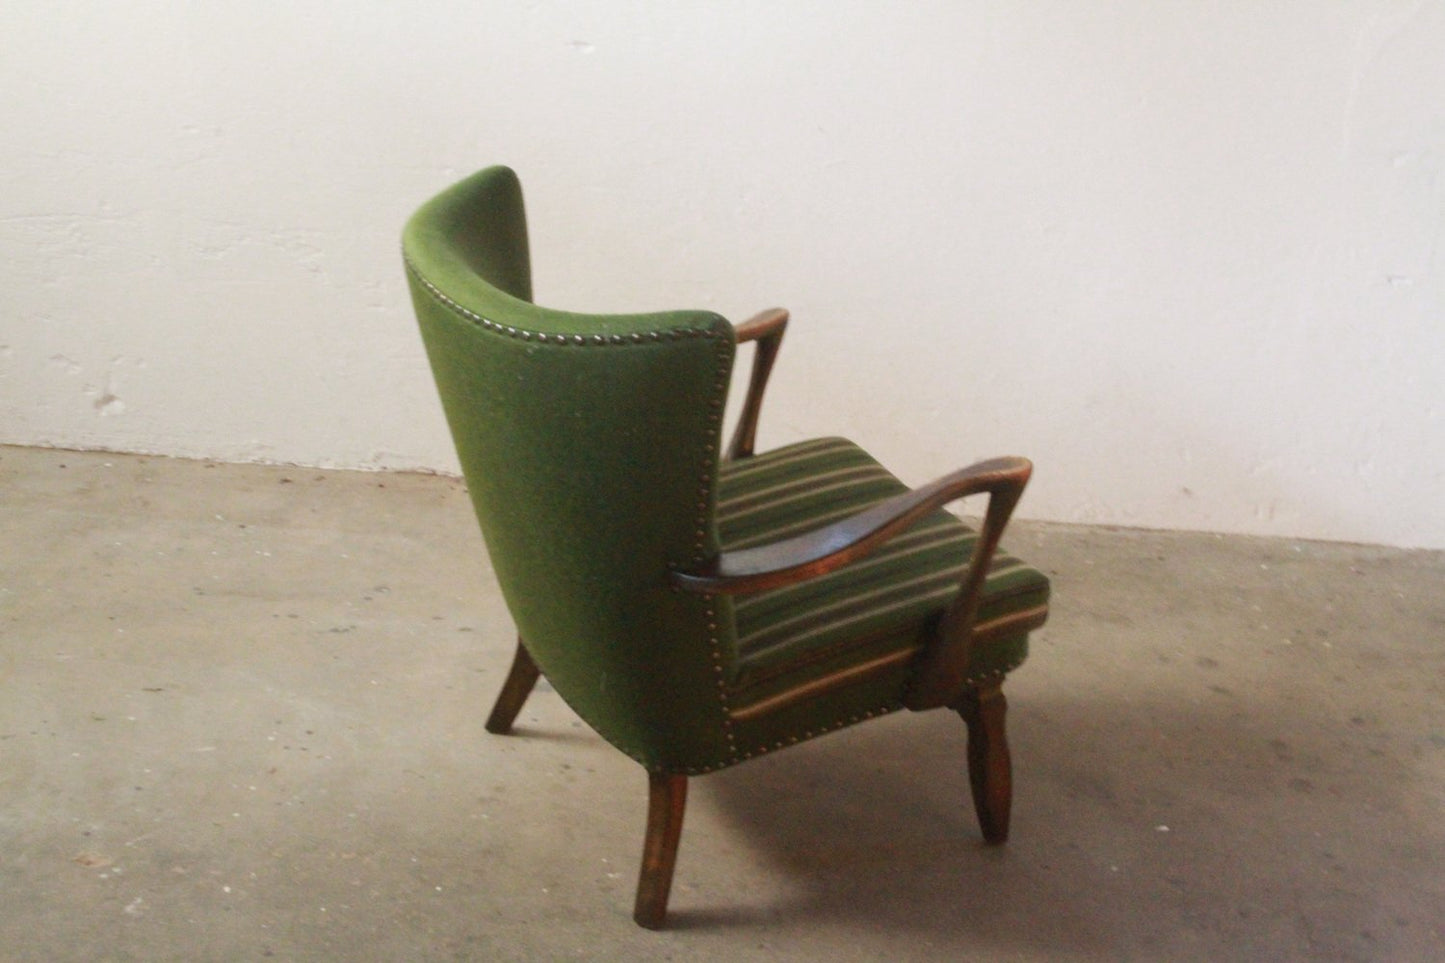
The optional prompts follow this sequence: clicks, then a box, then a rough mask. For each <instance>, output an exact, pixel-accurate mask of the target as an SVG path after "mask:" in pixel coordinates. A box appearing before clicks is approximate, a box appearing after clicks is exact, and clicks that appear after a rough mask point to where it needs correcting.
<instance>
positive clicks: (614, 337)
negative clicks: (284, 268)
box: [402, 253, 730, 347]
mask: <svg viewBox="0 0 1445 963" xmlns="http://www.w3.org/2000/svg"><path fill="white" fill-rule="evenodd" d="M402 260H403V261H404V262H405V263H406V268H407V270H408V271H410V272H411V274H412V276H413V277H415V278H416V279H417V281H418V282H419V283H420V284H421V285H422V287H424V288H426V289H427V291H428V292H430V293H431V296H432V297H434V298H436V299H437V300H438V301H440V302H441V303H442V304H445V305H446V306H447V307H449V308H451V309H452V310H453V311H455V312H456V313H457V314H460V315H461V316H462V317H464V318H466V319H467V320H468V321H471V322H472V323H474V324H476V325H478V326H479V327H482V328H485V329H486V330H488V331H491V332H493V333H494V334H501V335H506V336H507V337H509V338H518V339H520V340H522V341H533V340H535V341H540V342H542V343H543V344H556V345H562V346H570V347H607V346H608V345H625V344H642V343H643V342H644V341H661V340H662V339H663V338H667V339H668V340H681V339H683V338H713V339H716V340H717V341H718V342H719V343H720V344H730V342H727V341H726V340H725V339H723V338H722V337H721V336H720V335H719V334H718V333H717V332H716V331H713V330H712V329H710V328H669V329H667V330H666V331H641V332H639V331H634V332H632V333H631V334H626V335H623V334H609V335H602V334H593V335H581V334H548V333H546V332H544V331H528V330H526V329H525V328H518V327H515V326H513V325H510V324H502V323H501V322H500V321H493V320H492V319H491V318H488V317H484V316H482V315H480V314H478V313H477V312H475V311H472V310H471V309H469V308H466V307H463V306H462V305H460V304H458V303H457V302H456V301H453V300H452V299H451V298H449V297H447V296H446V295H445V294H443V293H442V291H441V289H440V288H438V287H437V286H436V285H435V284H433V283H431V282H430V281H428V280H427V279H426V278H425V277H423V276H422V273H421V271H420V270H418V268H417V266H416V265H415V264H413V263H412V262H411V259H410V258H409V257H407V256H406V255H405V253H403V255H402Z"/></svg>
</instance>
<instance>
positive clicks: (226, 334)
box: [0, 0, 1445, 547]
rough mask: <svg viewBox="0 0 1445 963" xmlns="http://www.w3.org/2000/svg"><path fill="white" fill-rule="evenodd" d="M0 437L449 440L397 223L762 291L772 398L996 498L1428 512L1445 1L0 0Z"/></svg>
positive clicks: (1110, 510)
mask: <svg viewBox="0 0 1445 963" xmlns="http://www.w3.org/2000/svg"><path fill="white" fill-rule="evenodd" d="M0 31H3V35H4V36H5V37H6V42H5V53H4V55H3V56H0V89H3V90H4V91H5V92H6V96H5V97H4V98H3V100H0V130H3V131H4V136H3V137H0V440H3V441H6V442H11V443H19V444H45V445H60V446H74V447H103V448H114V449H125V450H135V451H149V452H162V453H169V454H179V455H193V456H204V457H210V458H219V459H233V460H265V461H283V462H300V463H306V464H312V465H327V466H362V467H375V468H412V467H432V468H438V469H443V470H446V469H451V468H453V467H454V465H455V462H454V460H453V456H452V454H451V452H450V444H449V440H448V439H447V437H446V434H445V428H444V425H443V422H442V419H441V416H440V412H439V409H438V407H437V404H436V401H435V398H434V396H433V393H432V388H431V385H430V382H429V376H428V373H427V371H426V369H425V362H424V360H423V356H422V353H421V348H420V344H419V341H418V339H417V336H416V334H415V331H414V328H413V323H412V321H411V319H410V317H409V314H408V311H409V308H408V305H407V302H406V299H405V292H404V286H403V282H402V275H401V269H400V264H399V259H398V256H397V236H398V232H399V230H400V226H401V224H402V222H403V220H404V219H405V217H406V215H407V214H408V213H409V211H410V210H411V209H412V208H413V207H414V206H415V205H416V204H417V203H418V202H420V201H421V200H422V199H423V198H425V197H426V196H427V195H429V194H430V193H432V192H433V191H435V190H437V189H439V188H440V187H442V186H443V185H445V184H446V183H448V182H449V181H451V180H453V179H455V178H457V177H459V176H461V175H463V174H465V173H467V172H470V171H471V170H472V169H474V168H476V167H479V166H482V165H484V164H487V163H493V162H506V163H509V164H511V165H512V166H514V167H515V168H517V169H518V171H519V172H520V173H521V174H522V177H523V181H524V183H525V184H526V186H527V188H528V193H529V198H530V203H531V215H532V229H533V235H534V255H535V258H536V275H537V290H538V294H539V299H541V300H543V301H545V302H550V303H553V304H555V305H557V306H561V307H575V308H594V309H648V308H661V307H679V306H700V307H712V308H715V309H717V310H720V311H722V312H723V313H724V314H727V315H729V316H730V317H735V318H741V317H742V316H744V315H746V314H748V313H751V312H752V311H753V310H756V309H758V308H762V307H765V306H769V305H772V304H775V303H777V304H783V305H786V306H787V307H790V308H791V309H792V310H793V312H794V317H795V323H794V327H793V330H792V331H791V333H790V334H789V343H788V344H787V345H786V346H785V348H784V354H783V357H782V361H781V363H780V366H779V369H778V371H777V372H776V384H775V388H774V391H773V393H772V397H771V403H772V407H771V410H770V411H769V412H768V413H767V414H766V415H765V419H764V425H763V432H762V442H763V443H764V444H765V445H771V444H776V443H781V442H785V441H789V440H792V439H795V438H798V437H801V436H806V435H809V434H815V433H821V432H835V431H841V432H846V433H848V434H850V435H852V436H853V437H855V438H856V439H858V440H859V441H861V442H863V443H864V444H865V445H867V446H868V447H870V448H871V449H874V450H875V451H876V452H877V453H878V454H879V455H880V457H882V458H883V459H884V460H885V461H887V462H889V463H890V464H892V465H894V466H895V467H896V468H897V470H898V471H899V472H900V474H902V475H903V476H904V477H905V478H906V479H907V480H909V481H911V482H921V481H924V480H926V479H928V478H930V477H932V476H934V475H937V474H941V473H943V472H944V471H947V470H950V469H952V468H953V467H956V466H957V465H959V464H962V463H965V462H967V461H969V460H972V459H974V458H976V457H982V456H987V455H993V454H1001V453H1005V452H1020V453H1024V454H1028V455H1030V456H1032V457H1033V458H1034V459H1035V460H1036V461H1037V462H1038V464H1039V472H1038V474H1037V475H1036V481H1035V484H1034V487H1033V488H1032V489H1031V491H1030V494H1029V496H1028V497H1027V498H1026V499H1025V502H1024V506H1023V509H1022V513H1023V514H1025V515H1030V516H1033V517H1041V518H1051V519H1063V520H1071V521H1078V522H1097V523H1118V524H1124V525H1140V526H1154V527H1180V528H1194V529H1206V530H1216V531H1224V532H1257V533H1273V534H1286V535H1294V536H1308V537H1320V538H1329V539H1347V540H1360V541H1370V542H1381V543H1390V544H1396V545H1406V546H1435V547H1441V546H1445V496H1442V495H1441V491H1442V488H1445V477H1442V473H1445V442H1442V438H1445V417H1442V409H1445V388H1442V384H1445V370H1442V369H1445V315H1442V305H1445V299H1442V262H1441V259H1442V256H1445V255H1442V253H1441V250H1440V248H1441V238H1442V226H1445V183H1442V171H1445V56H1442V55H1441V51H1442V50H1445V3H1440V2H1438V0H1436V2H1402V0H1328V2H1321V0H1297V2H1271V3H1257V2H1252V0H1238V2H1222V3H1204V2H1187V0H1186V2H1178V3H1157V2H1150V0H1113V2H1109V0H1104V2H1099V3H1076V2H1072V0H1068V2H1066V0H1056V2H1044V0H1034V2H1017V0H990V2H984V0H974V2H964V0H940V2H934V3H922V2H918V3H887V4H885V3H876V2H861V0H847V2H845V0H830V2H813V3H803V2H796V3H787V2H779V0H772V2H732V3H726V4H723V3H701V2H694V3H688V2H669V3H663V2H654V3H644V2H638V0H610V2H594V3H581V2H574V3H563V2H545V0H534V2H490V3H487V2H483V3H475V2H469V3H443V2H418V3H407V4H402V3H391V2H381V0H351V2H347V3H340V2H335V3H320V2H307V3H279V2H256V3H244V4H242V3H210V4H205V3H180V2H154V0H152V2H146V0H132V2H86V3H75V2H70V3H66V2H56V0H47V2H44V3H41V2H38V0H36V2H28V3H27V2H17V3H10V4H6V5H4V6H3V7H0Z"/></svg>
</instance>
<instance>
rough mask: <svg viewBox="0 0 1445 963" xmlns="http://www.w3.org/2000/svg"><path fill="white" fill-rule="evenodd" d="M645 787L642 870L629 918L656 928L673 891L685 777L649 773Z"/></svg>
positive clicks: (660, 926) (641, 924)
mask: <svg viewBox="0 0 1445 963" xmlns="http://www.w3.org/2000/svg"><path fill="white" fill-rule="evenodd" d="M647 788H648V796H647V838H646V839H645V840H644V841H643V844H642V873H641V875H640V876H639V877H638V880H637V902H636V904H635V906H634V907H633V910H632V918H633V919H634V920H635V921H636V922H637V925H639V926H644V927H646V928H647V929H650V930H656V929H661V928H662V924H663V922H664V921H665V920H666V919H667V896H668V893H669V892H670V891H671V890H672V870H673V867H675V866H676V865H677V844H678V840H679V839H680V838H681V837H682V815H683V811H684V810H685V809H686V808H687V777H686V776H680V775H674V774H671V773H656V772H649V773H648V774H647Z"/></svg>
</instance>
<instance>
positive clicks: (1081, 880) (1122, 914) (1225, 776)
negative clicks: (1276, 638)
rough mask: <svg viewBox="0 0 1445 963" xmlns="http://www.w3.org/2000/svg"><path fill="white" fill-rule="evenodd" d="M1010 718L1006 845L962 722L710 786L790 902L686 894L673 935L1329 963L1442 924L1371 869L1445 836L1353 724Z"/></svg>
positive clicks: (1103, 709)
mask: <svg viewBox="0 0 1445 963" xmlns="http://www.w3.org/2000/svg"><path fill="white" fill-rule="evenodd" d="M1014 710H1015V711H1014V712H1013V713H1012V714H1011V719H1010V728H1011V737H1012V742H1013V748H1014V761H1015V792H1016V796H1015V808H1014V828H1013V835H1012V837H1011V839H1010V841H1009V842H1008V843H1007V844H1006V845H1004V846H1002V847H990V846H986V845H985V844H984V843H983V841H982V839H981V838H980V837H979V833H978V828H977V824H976V823H975V821H974V818H973V812H972V808H971V806H970V803H969V797H968V784H967V775H966V768H965V764H964V730H963V726H962V725H961V724H959V722H958V720H957V718H956V717H954V716H953V715H952V714H949V713H937V712H935V713H928V714H925V715H923V716H911V717H910V716H908V714H903V715H902V716H900V717H895V718H893V719H890V720H885V721H883V722H881V723H879V724H876V725H873V726H863V727H858V728H857V729H854V730H848V731H846V732H844V733H840V734H837V735H835V736H830V737H828V738H825V739H822V740H819V741H817V742H816V743H815V744H810V745H808V746H802V747H798V748H797V749H795V750H794V751H792V752H789V753H784V754H780V755H779V756H778V757H777V758H771V759H764V760H761V761H759V762H757V763H755V764H753V765H751V766H748V767H740V768H739V770H737V771H732V770H728V771H724V772H722V773H719V774H716V775H714V776H710V777H708V778H706V779H702V780H698V792H697V798H698V799H699V800H700V801H701V800H707V802H706V805H707V806H708V807H709V809H710V812H711V816H710V818H716V819H717V820H718V821H719V822H720V823H722V825H723V826H724V827H725V828H726V831H725V836H726V837H727V838H730V839H733V840H736V842H737V845H738V846H739V847H740V848H742V849H744V850H745V851H746V854H747V856H746V857H745V858H749V859H752V860H754V861H755V866H754V867H752V869H751V872H752V873H763V874H767V873H775V874H777V878H775V879H774V880H773V881H772V883H771V887H772V890H782V891H785V892H788V893H789V894H790V895H788V896H786V897H784V898H783V899H782V900H778V901H775V902H773V903H772V904H770V905H769V904H764V905H759V903H758V900H757V897H756V896H754V898H753V901H752V902H748V901H747V899H746V897H744V898H742V899H738V900H736V901H735V902H734V901H732V897H733V896H734V895H735V894H725V895H724V894H719V895H718V896H717V897H716V899H717V904H718V905H717V908H715V909H714V908H707V907H695V906H693V905H691V904H692V900H689V899H687V898H683V899H680V900H678V905H677V907H676V910H675V914H674V916H673V919H672V925H673V926H674V927H675V928H678V929H687V928H694V927H704V926H711V925H729V926H744V927H745V926H747V925H748V924H749V923H754V924H762V923H765V922H771V921H776V920H780V919H789V920H800V919H812V920H814V921H817V922H833V921H836V922H840V923H845V922H846V923H854V924H856V925H860V926H866V927H867V928H869V929H875V928H886V929H888V930H891V931H897V932H899V933H901V934H908V936H909V937H910V938H916V939H921V940H925V941H927V942H928V943H929V944H932V945H937V946H946V945H947V944H948V943H949V941H950V940H954V939H957V940H958V941H959V942H960V944H961V945H969V946H988V945H992V946H996V947H998V948H1001V949H1005V950H1016V951H1020V952H1023V951H1033V952H1037V953H1039V954H1041V955H1044V956H1046V957H1048V958H1092V957H1095V956H1098V957H1101V958H1108V957H1110V956H1116V958H1125V957H1127V956H1129V955H1130V954H1139V955H1140V956H1141V957H1142V958H1149V957H1151V956H1152V957H1153V958H1165V957H1162V956H1155V955H1154V954H1158V953H1164V954H1172V955H1173V958H1184V957H1193V956H1195V955H1197V954H1200V953H1201V952H1202V953H1203V955H1204V956H1206V957H1207V956H1208V955H1209V953H1210V952H1213V953H1215V954H1216V957H1215V958H1222V957H1220V956H1218V955H1217V954H1218V953H1220V952H1222V951H1221V949H1220V948H1221V947H1224V948H1227V952H1229V953H1237V952H1239V951H1240V948H1241V947H1247V948H1250V949H1249V952H1250V953H1251V957H1252V958H1265V957H1267V956H1271V955H1273V956H1274V957H1275V958H1283V957H1289V958H1315V957H1313V956H1312V954H1316V953H1317V954H1319V956H1318V958H1322V959H1323V958H1338V957H1339V956H1341V955H1353V954H1356V953H1358V952H1365V951H1367V950H1369V949H1370V947H1371V946H1373V947H1374V949H1375V950H1378V949H1379V946H1380V944H1379V942H1378V941H1379V940H1380V939H1381V938H1382V936H1388V934H1381V933H1379V932H1378V931H1379V930H1380V928H1381V920H1382V918H1392V919H1393V920H1394V924H1393V925H1398V926H1403V927H1405V928H1408V924H1409V923H1411V922H1413V923H1414V924H1415V925H1416V926H1417V927H1419V929H1421V930H1423V929H1427V928H1428V927H1429V926H1431V925H1432V924H1431V923H1430V921H1429V912H1428V903H1429V901H1430V897H1429V896H1428V895H1425V896H1416V897H1414V900H1415V902H1414V903H1412V902H1411V901H1410V900H1411V897H1409V896H1404V897H1401V896H1400V895H1399V894H1398V893H1397V894H1396V896H1395V897H1393V898H1394V899H1396V900H1397V901H1398V900H1400V899H1403V900H1404V902H1397V903H1396V904H1395V905H1389V901H1390V900H1391V899H1392V897H1389V896H1382V895H1381V894H1382V892H1388V891H1394V890H1397V889H1398V888H1399V887H1400V886H1401V885H1402V883H1401V881H1400V880H1399V879H1398V876H1399V873H1398V872H1397V871H1395V870H1393V869H1392V868H1391V867H1390V866H1389V865H1388V864H1387V863H1383V862H1382V861H1381V860H1380V859H1379V858H1378V856H1377V855H1375V854H1378V853H1379V852H1381V851H1384V850H1388V849H1390V848H1391V847H1394V848H1398V847H1400V846H1402V845H1404V846H1407V847H1412V846H1413V847H1416V848H1417V849H1418V850H1419V851H1421V852H1424V853H1436V854H1439V853H1445V830H1442V829H1441V827H1439V826H1436V825H1434V824H1433V823H1432V824H1429V825H1427V824H1426V823H1425V822H1424V821H1423V820H1421V819H1419V818H1418V817H1419V815H1420V813H1418V812H1417V813H1415V814H1414V815H1413V816H1412V814H1411V812H1410V809H1411V807H1410V806H1409V805H1408V803H1406V801H1405V794H1407V793H1408V792H1409V790H1410V786H1411V782H1410V774H1409V773H1408V772H1406V771H1404V767H1403V766H1402V765H1401V764H1400V763H1398V762H1397V761H1394V760H1392V759H1391V758H1390V757H1389V756H1388V755H1387V754H1385V753H1382V752H1380V751H1378V750H1376V751H1371V745H1370V735H1369V733H1367V732H1364V731H1362V730H1360V728H1359V727H1358V726H1354V725H1351V724H1350V722H1349V721H1348V720H1337V719H1326V718H1320V717H1313V716H1311V715H1310V714H1309V713H1308V712H1302V710H1301V709H1300V708H1299V707H1298V705H1296V706H1293V707H1287V706H1273V707H1261V706H1252V705H1247V704H1243V703H1241V701H1240V700H1238V699H1235V698H1232V697H1230V698H1224V697H1221V698H1219V699H1218V700H1217V702H1215V703H1213V704H1208V703H1204V704H1201V703H1192V704H1180V703H1169V702H1165V701H1162V700H1161V701H1158V702H1149V701H1145V700H1131V701H1130V703H1129V704H1128V705H1127V706H1121V705H1110V704H1108V702H1107V700H1104V699H1098V698H1090V697H1085V696H1080V697H1077V698H1067V697H1059V696H1041V695H1034V694H1032V693H1029V694H1024V695H1021V696H1020V697H1018V698H1016V700H1015V702H1014ZM1364 812H1368V813H1371V814H1372V815H1373V817H1374V818H1373V819H1372V820H1367V821H1362V819H1361V815H1362V813H1364ZM686 848H687V847H686V846H684V857H683V858H684V861H686V859H687V856H686ZM1435 865H1436V866H1437V868H1438V865H1439V864H1438V863H1436V864H1435ZM1426 869H1428V861H1427V862H1426V863H1422V864H1421V869H1420V875H1421V876H1422V877H1423V876H1424V875H1425V871H1426ZM681 872H682V874H683V876H686V872H687V870H686V865H685V863H684V866H683V867H682V869H681ZM1427 889H1428V887H1427ZM772 890H763V892H768V891H772ZM1382 900H1383V901H1384V902H1382ZM733 907H736V908H733ZM1417 933H1418V930H1417ZM1372 940H1373V941H1374V942H1373V943H1372ZM1356 944H1359V946H1356ZM1211 947H1212V949H1211ZM1256 951H1257V953H1258V954H1259V955H1255V953H1256ZM1118 954H1122V955H1118Z"/></svg>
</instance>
